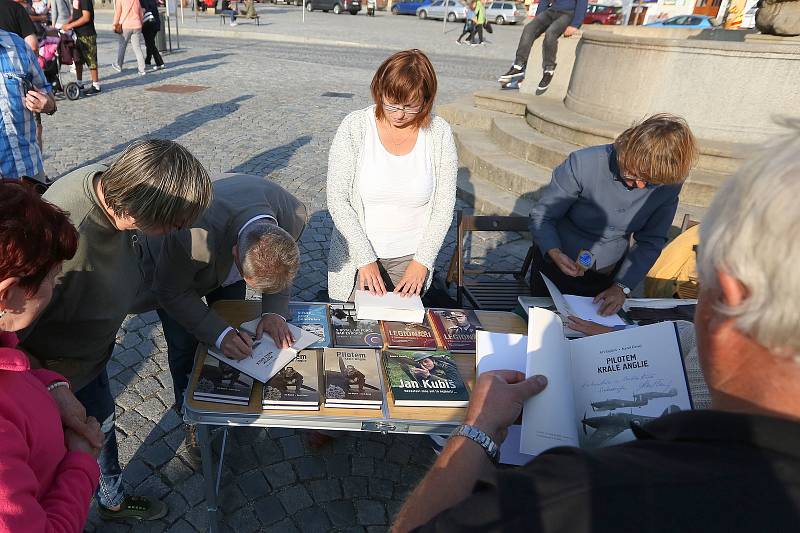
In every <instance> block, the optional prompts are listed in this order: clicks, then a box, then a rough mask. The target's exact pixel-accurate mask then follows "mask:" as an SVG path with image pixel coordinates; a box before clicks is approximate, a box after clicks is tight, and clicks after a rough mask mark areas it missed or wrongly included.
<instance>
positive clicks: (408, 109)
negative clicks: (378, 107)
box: [383, 102, 422, 115]
mask: <svg viewBox="0 0 800 533" xmlns="http://www.w3.org/2000/svg"><path fill="white" fill-rule="evenodd" d="M383 108H384V109H385V110H386V111H387V112H388V113H397V112H398V111H402V112H403V114H404V115H416V114H418V113H419V112H420V111H422V106H413V107H412V106H405V105H392V104H387V103H386V102H383Z"/></svg>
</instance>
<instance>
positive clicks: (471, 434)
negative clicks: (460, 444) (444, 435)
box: [450, 424, 500, 463]
mask: <svg viewBox="0 0 800 533" xmlns="http://www.w3.org/2000/svg"><path fill="white" fill-rule="evenodd" d="M450 436H451V437H466V438H468V439H469V440H471V441H474V442H475V443H477V444H478V445H479V446H480V447H481V448H483V449H484V451H485V452H486V455H488V456H489V459H491V460H492V462H495V463H496V462H497V459H498V458H499V457H500V447H499V446H497V444H496V443H495V442H494V441H493V440H492V438H491V437H490V436H489V435H487V434H486V433H484V432H483V431H481V430H480V429H478V428H476V427H475V426H470V425H469V424H462V425H460V426H458V427H457V428H456V429H454V430H453V432H452V433H451V434H450Z"/></svg>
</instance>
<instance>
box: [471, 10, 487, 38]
mask: <svg viewBox="0 0 800 533" xmlns="http://www.w3.org/2000/svg"><path fill="white" fill-rule="evenodd" d="M485 25H486V8H485V7H484V5H483V0H475V29H474V30H473V32H472V36H471V37H470V40H469V42H470V44H485V41H484V40H483V28H484V26H485ZM475 33H477V34H478V42H477V43H476V42H475Z"/></svg>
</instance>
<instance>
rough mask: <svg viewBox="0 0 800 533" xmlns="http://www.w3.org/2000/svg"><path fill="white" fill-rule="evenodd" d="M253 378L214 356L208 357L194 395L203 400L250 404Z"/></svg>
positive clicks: (196, 398) (195, 397) (201, 370)
mask: <svg viewBox="0 0 800 533" xmlns="http://www.w3.org/2000/svg"><path fill="white" fill-rule="evenodd" d="M252 392H253V378H251V377H250V376H248V375H247V374H245V373H243V372H241V371H240V370H237V369H235V368H234V367H232V366H231V365H228V364H225V363H223V362H222V361H220V360H218V359H216V358H214V357H206V358H205V361H204V362H203V368H201V369H200V376H199V378H198V380H197V386H196V387H195V390H194V393H193V394H192V397H193V398H194V399H195V400H199V401H202V402H214V403H225V404H231V405H248V404H249V403H250V394H251V393H252Z"/></svg>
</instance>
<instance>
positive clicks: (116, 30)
mask: <svg viewBox="0 0 800 533" xmlns="http://www.w3.org/2000/svg"><path fill="white" fill-rule="evenodd" d="M114 33H122V24H114Z"/></svg>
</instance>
